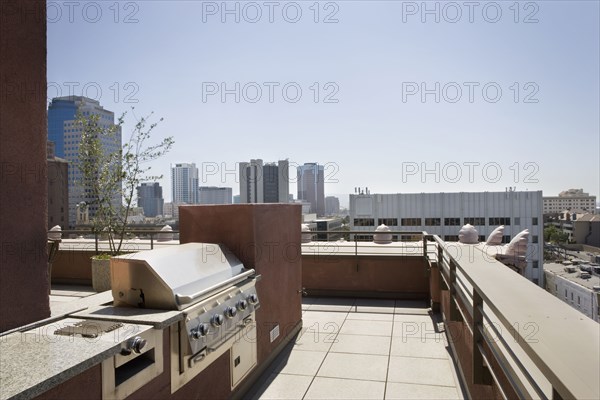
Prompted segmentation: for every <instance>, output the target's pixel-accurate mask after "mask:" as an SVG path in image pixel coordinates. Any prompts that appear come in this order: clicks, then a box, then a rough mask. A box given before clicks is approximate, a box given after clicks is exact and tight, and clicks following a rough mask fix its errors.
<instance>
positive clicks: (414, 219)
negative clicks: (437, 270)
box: [350, 190, 544, 284]
mask: <svg viewBox="0 0 600 400" xmlns="http://www.w3.org/2000/svg"><path fill="white" fill-rule="evenodd" d="M381 224H385V225H387V226H389V227H390V228H391V229H392V230H398V231H416V232H421V231H426V232H427V233H429V234H435V235H438V236H440V238H441V239H443V240H446V241H458V232H459V230H460V228H461V227H462V226H463V225H465V224H471V225H473V226H474V227H475V228H476V229H477V232H478V234H479V241H480V242H484V241H485V240H486V238H487V236H488V235H489V234H490V233H491V232H492V231H493V230H494V229H495V228H496V227H498V226H499V225H504V226H505V229H504V238H503V242H504V243H508V242H509V241H510V240H511V238H513V237H514V236H515V235H516V234H517V233H519V232H521V231H522V230H524V229H528V230H529V244H528V247H527V267H526V268H525V271H524V275H525V276H526V277H527V278H528V279H530V280H532V281H533V282H535V283H536V284H542V283H543V275H544V274H543V269H542V265H543V256H544V254H543V253H544V252H543V249H542V245H543V242H544V232H543V224H542V192H541V191H532V192H517V191H511V190H509V191H505V192H479V193H464V192H461V193H398V194H368V195H355V194H351V195H350V226H351V229H352V230H363V231H374V230H375V228H377V226H379V225H381Z"/></svg>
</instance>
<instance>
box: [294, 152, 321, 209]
mask: <svg viewBox="0 0 600 400" xmlns="http://www.w3.org/2000/svg"><path fill="white" fill-rule="evenodd" d="M298 200H304V201H307V202H309V203H310V212H311V213H316V214H317V215H319V216H322V215H325V168H324V167H323V166H322V165H319V164H317V163H305V164H304V165H301V166H299V167H298Z"/></svg>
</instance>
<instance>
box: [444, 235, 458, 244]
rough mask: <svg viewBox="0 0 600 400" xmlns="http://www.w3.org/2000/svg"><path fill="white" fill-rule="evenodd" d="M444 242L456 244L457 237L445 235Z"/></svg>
mask: <svg viewBox="0 0 600 400" xmlns="http://www.w3.org/2000/svg"><path fill="white" fill-rule="evenodd" d="M444 240H445V241H446V242H458V235H445V236H444Z"/></svg>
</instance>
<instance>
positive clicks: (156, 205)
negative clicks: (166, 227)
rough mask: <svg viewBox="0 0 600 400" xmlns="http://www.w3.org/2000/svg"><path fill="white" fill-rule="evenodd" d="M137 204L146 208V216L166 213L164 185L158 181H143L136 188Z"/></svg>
mask: <svg viewBox="0 0 600 400" xmlns="http://www.w3.org/2000/svg"><path fill="white" fill-rule="evenodd" d="M136 190H137V197H138V200H137V205H138V207H141V208H142V209H143V210H144V216H146V217H156V216H157V215H164V213H163V210H164V204H165V200H164V199H163V191H162V187H161V186H160V184H159V183H158V182H151V183H142V184H141V185H140V186H138V187H137V188H136Z"/></svg>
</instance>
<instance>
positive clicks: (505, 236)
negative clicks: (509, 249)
mask: <svg viewBox="0 0 600 400" xmlns="http://www.w3.org/2000/svg"><path fill="white" fill-rule="evenodd" d="M502 243H510V235H504V236H502Z"/></svg>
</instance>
